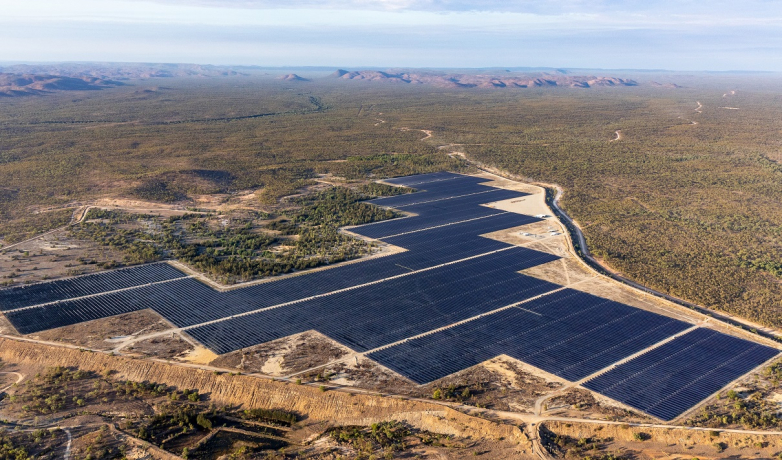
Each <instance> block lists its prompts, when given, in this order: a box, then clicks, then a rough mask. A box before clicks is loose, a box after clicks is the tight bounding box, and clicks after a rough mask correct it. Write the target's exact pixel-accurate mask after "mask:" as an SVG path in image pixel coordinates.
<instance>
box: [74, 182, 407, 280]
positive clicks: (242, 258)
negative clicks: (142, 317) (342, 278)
mask: <svg viewBox="0 0 782 460" xmlns="http://www.w3.org/2000/svg"><path fill="white" fill-rule="evenodd" d="M357 188H358V189H361V190H364V189H368V190H372V191H373V192H374V193H372V194H371V195H369V194H364V193H360V192H357V191H354V190H352V189H350V188H347V187H330V188H326V189H324V190H321V191H318V192H313V193H309V194H306V195H304V196H301V197H299V198H296V199H295V200H294V201H295V206H291V207H289V208H288V209H287V210H285V211H284V212H281V213H277V214H275V215H272V214H268V213H257V212H247V211H243V212H237V213H232V214H228V215H217V216H215V215H211V214H194V213H193V214H184V215H181V216H172V217H169V218H167V219H164V218H161V217H159V216H154V215H141V214H130V213H127V212H123V211H115V210H102V209H91V210H90V211H89V212H88V213H87V216H86V218H85V221H84V222H82V223H80V224H78V225H76V226H74V227H72V228H71V230H70V234H71V236H73V237H75V238H80V239H90V240H93V241H96V242H98V243H100V244H102V245H105V246H109V247H111V248H113V249H118V250H120V251H122V253H123V254H124V260H122V261H108V265H109V266H115V265H117V264H118V263H123V264H140V263H147V262H155V261H158V260H162V259H165V258H172V259H176V260H179V261H181V262H184V263H186V264H189V265H191V266H192V267H194V268H195V269H197V270H199V271H200V272H203V273H206V274H207V275H209V276H211V277H213V278H216V279H218V280H219V281H221V282H223V283H229V284H232V283H236V282H240V281H251V280H254V279H258V278H261V277H267V276H276V275H280V274H285V273H291V272H293V271H298V270H305V269H308V268H314V267H318V266H321V265H327V264H332V263H337V262H342V261H345V260H350V259H355V258H358V257H361V256H364V255H367V254H370V253H371V252H372V251H373V248H374V245H373V244H370V243H368V242H366V241H364V240H361V239H357V238H353V237H351V236H348V235H345V234H343V233H340V232H339V231H338V230H339V228H340V227H344V226H347V225H360V224H365V223H369V222H376V221H380V220H385V219H391V218H394V217H397V216H398V214H397V213H396V212H394V211H391V210H388V209H383V208H380V207H378V206H372V205H369V204H366V203H362V202H361V201H362V200H364V199H367V198H371V197H373V196H377V195H382V194H384V192H388V193H394V194H397V193H400V191H404V190H406V189H404V188H396V187H390V186H385V185H382V184H374V185H370V186H368V187H367V186H362V187H357ZM102 263H104V265H105V264H106V262H102Z"/></svg>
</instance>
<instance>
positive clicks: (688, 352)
mask: <svg viewBox="0 0 782 460" xmlns="http://www.w3.org/2000/svg"><path fill="white" fill-rule="evenodd" d="M778 353H779V350H776V349H774V348H771V347H767V346H764V345H760V344H758V343H754V342H750V341H748V340H743V339H739V338H737V337H733V336H730V335H726V334H722V333H720V332H717V331H714V330H711V329H704V328H699V329H696V330H694V331H692V332H689V333H687V334H684V335H683V336H681V337H677V338H675V339H674V340H672V341H670V342H668V343H666V344H663V345H662V346H660V347H658V348H655V349H654V350H652V351H649V352H648V353H644V354H643V355H641V356H638V357H636V358H634V359H632V360H630V361H628V362H626V363H624V364H621V365H619V366H617V367H615V368H614V369H612V370H610V371H608V372H606V373H604V374H602V375H600V376H598V377H595V378H594V379H592V380H589V381H588V382H586V383H585V384H584V387H586V388H589V389H590V390H594V391H597V392H598V393H601V394H604V395H606V396H608V397H610V398H613V399H615V400H617V401H620V402H622V403H625V404H627V405H629V406H631V407H635V408H636V409H640V410H642V411H644V412H646V413H648V414H651V415H654V416H655V417H658V418H661V419H663V420H672V419H674V418H676V417H678V416H679V415H681V414H682V413H684V412H685V411H687V410H688V409H689V408H690V407H692V406H694V405H696V404H697V403H699V402H700V401H702V400H704V399H706V398H708V397H709V396H711V395H712V394H713V393H715V392H717V391H718V390H719V389H720V388H722V387H724V386H725V385H727V384H728V383H730V382H732V381H733V380H735V379H737V378H739V377H741V376H742V375H744V374H746V373H747V372H749V371H751V370H752V369H754V368H755V367H757V366H759V365H761V364H763V363H764V362H766V361H768V360H769V359H771V358H773V357H774V356H776V355H777V354H778Z"/></svg>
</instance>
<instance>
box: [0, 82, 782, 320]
mask: <svg viewBox="0 0 782 460" xmlns="http://www.w3.org/2000/svg"><path fill="white" fill-rule="evenodd" d="M762 78H766V79H768V78H771V77H762ZM762 78H761V77H757V78H754V77H747V78H741V79H738V78H728V77H703V79H702V80H695V79H693V80H690V81H691V82H692V84H689V85H687V86H688V87H685V88H676V89H674V88H656V87H651V86H649V85H646V86H643V85H642V86H639V87H633V88H629V87H628V88H592V89H590V90H589V91H582V90H579V89H575V88H548V89H525V90H523V91H517V92H513V91H492V90H475V89H473V90H471V91H460V90H456V89H437V88H432V87H425V88H423V87H410V86H404V87H400V86H394V85H378V84H363V83H361V82H334V81H324V82H311V83H307V84H300V83H296V82H285V81H271V80H268V79H266V80H261V79H256V78H254V77H253V78H250V77H246V78H245V77H242V78H238V77H237V78H235V79H234V78H232V79H225V80H216V79H215V80H212V79H207V80H198V81H195V80H166V86H165V87H161V86H154V85H157V84H159V82H154V83H152V82H150V81H138V82H135V83H134V84H132V85H127V86H123V87H119V88H112V89H106V90H103V91H100V92H95V93H89V94H86V93H85V94H82V93H78V94H77V93H68V94H55V95H51V96H49V97H46V98H17V99H13V100H10V101H8V102H4V105H3V107H2V108H0V132H2V136H0V236H2V238H3V242H4V243H5V244H9V243H12V242H14V241H18V240H20V239H23V238H25V237H27V236H29V235H30V234H32V233H33V232H34V230H33V229H37V230H38V231H44V230H46V229H48V228H54V227H56V226H59V225H62V223H63V218H61V217H63V216H65V215H66V214H67V215H68V216H70V211H66V210H67V209H72V208H73V207H75V206H78V205H79V204H87V203H89V202H91V200H95V199H98V198H103V197H107V196H110V197H122V198H128V199H135V200H148V201H158V202H165V203H174V204H181V205H182V206H190V207H192V206H197V204H198V199H199V197H201V196H203V195H217V196H220V197H222V198H221V199H224V200H226V201H227V202H231V200H235V199H236V196H237V194H239V193H240V192H241V193H244V192H246V191H248V190H251V191H253V193H254V195H253V197H252V202H251V204H250V205H248V207H250V208H253V209H255V210H256V212H259V213H260V212H265V213H267V214H268V218H266V216H265V215H260V214H259V215H258V216H256V217H253V218H251V219H250V218H248V222H249V223H250V224H251V225H250V228H248V229H242V228H235V227H233V228H231V229H230V231H228V230H220V231H218V229H217V228H216V227H214V226H213V222H211V221H210V222H207V221H208V220H209V219H208V218H207V217H203V216H201V217H188V218H187V219H186V218H184V217H183V218H178V219H176V220H174V221H171V222H161V223H160V225H161V227H163V228H162V229H161V232H160V234H159V236H157V237H155V238H151V239H149V240H150V241H151V242H150V243H146V244H148V245H149V246H150V247H151V248H154V250H153V249H149V250H147V249H143V250H131V251H130V254H131V256H130V257H131V259H130V260H128V261H117V262H118V263H135V262H139V261H142V260H155V259H156V258H159V257H164V256H169V255H175V256H176V257H180V258H182V259H183V260H185V259H188V258H189V259H188V260H189V262H190V263H192V264H193V265H194V266H196V267H197V268H199V269H201V270H204V271H207V272H210V273H211V274H212V275H214V276H217V277H222V278H225V279H226V280H244V279H250V278H254V277H258V276H265V275H267V274H270V273H271V274H273V273H274V272H275V270H276V271H277V272H280V273H282V272H285V271H286V269H287V268H286V267H288V266H289V265H290V266H291V269H296V268H297V266H296V264H297V263H304V261H311V260H313V258H314V257H315V258H317V257H320V260H321V261H322V262H318V263H328V262H329V258H330V257H332V256H334V254H333V253H328V251H326V253H324V254H320V255H317V257H316V256H315V255H314V254H316V253H317V251H314V250H313V249H312V248H313V247H315V246H317V245H318V242H319V241H321V240H322V241H328V242H329V243H328V244H327V245H330V246H331V247H332V248H337V249H336V251H337V254H336V257H337V259H340V258H343V256H342V255H340V254H341V253H342V252H343V250H344V251H345V255H344V258H351V257H354V256H357V255H360V253H361V251H362V250H363V249H361V248H359V247H352V248H351V245H360V243H355V242H353V243H345V241H342V240H341V239H340V238H341V237H340V234H338V233H335V231H334V229H335V228H336V227H337V226H339V225H346V224H350V223H352V222H359V221H362V219H377V218H385V217H390V216H377V215H375V216H372V215H370V214H371V213H372V211H368V210H367V209H366V208H364V206H363V205H362V204H361V203H360V202H359V201H358V200H357V199H354V196H353V195H352V194H353V193H355V194H362V195H375V194H377V193H376V192H373V191H372V190H369V187H375V186H371V185H367V184H368V179H375V178H383V177H389V176H397V175H406V174H414V173H422V172H430V171H436V170H442V169H447V170H452V171H469V166H468V165H467V164H466V163H465V162H464V161H463V160H461V159H460V158H459V156H458V155H455V153H464V154H466V155H467V157H468V158H469V159H470V160H473V161H477V162H480V163H481V164H483V165H486V166H490V167H494V168H498V169H501V170H503V171H507V172H509V173H512V174H516V175H519V176H521V177H523V178H527V179H530V180H533V181H539V182H543V183H552V184H553V183H556V184H558V185H560V186H561V187H562V188H563V189H564V191H565V194H564V197H563V201H562V205H563V207H564V209H565V210H566V211H567V212H568V213H570V214H571V215H572V216H573V217H574V218H575V219H576V220H577V221H578V222H579V224H580V225H581V226H582V227H583V229H584V233H585V235H586V238H587V243H588V245H589V248H590V250H591V251H592V252H593V253H594V255H595V256H596V257H598V258H599V259H601V260H602V261H603V262H604V263H605V264H606V265H608V266H609V267H611V268H612V269H614V270H616V271H618V272H621V273H622V274H623V275H625V276H627V277H629V278H631V279H633V280H635V281H638V282H639V283H642V284H645V285H647V286H650V287H652V288H655V289H658V290H661V291H664V292H668V293H670V294H673V295H676V296H679V297H682V298H684V299H686V300H689V301H692V302H696V303H699V304H702V305H705V306H707V307H710V308H715V309H720V310H723V311H727V312H729V313H732V314H737V315H740V316H743V317H745V318H748V319H750V320H754V321H757V322H760V323H763V324H767V325H774V326H782V284H780V281H782V230H781V229H782V180H781V179H782V164H780V160H782V155H781V154H780V153H779V152H780V149H779V147H780V143H779V132H780V129H782V126H780V125H781V124H782V121H780V120H782V113H780V111H782V109H780V107H782V105H780V103H779V102H780V99H781V98H782V95H781V94H779V92H778V91H776V90H774V89H773V87H772V86H771V85H769V84H768V83H769V81H767V80H763V79H762ZM685 83H686V82H685ZM731 90H736V93H735V94H731V93H730V91H731ZM723 95H725V96H723ZM699 107H700V108H699ZM723 107H732V108H734V109H725V108H723ZM696 108H698V110H697V111H696V110H695V109H696ZM735 108H738V110H735ZM404 128H406V129H404ZM418 130H430V131H431V132H432V136H431V137H427V136H425V135H424V133H423V132H421V131H418ZM617 130H621V136H617V135H616V134H615V133H616V131H617ZM425 137H426V138H425ZM617 137H619V139H618V140H615V141H612V139H615V138H617ZM424 138H425V139H424ZM449 153H452V154H453V155H449ZM324 181H326V182H329V184H330V185H340V186H345V187H348V188H350V189H351V190H352V192H347V191H345V189H330V190H331V191H329V192H323V191H322V190H320V189H319V188H318V187H314V186H315V185H317V184H318V183H320V184H322V183H323V182H324ZM302 194H303V195H302ZM296 196H298V197H296ZM285 197H287V198H285ZM302 197H303V198H302ZM348 202H349V209H350V211H349V212H347V213H341V211H337V212H335V208H334V206H337V205H336V204H335V203H339V205H338V206H343V205H344V206H348V204H346V203H348ZM281 206H282V208H284V209H281V208H280V207H281ZM288 208H289V209H288ZM290 209H295V211H291V210H290ZM346 209H347V208H346ZM52 213H59V214H52ZM367 213H369V214H367ZM325 217H327V219H324V218H325ZM123 218H131V217H127V216H126V217H123ZM138 218H139V217H138V216H133V217H132V219H136V220H138ZM364 221H366V220H364ZM66 222H67V220H66ZM199 222H203V225H204V226H205V227H204V228H203V230H199V229H198V228H199V227H198V225H201V224H199ZM314 222H322V223H318V224H314ZM194 224H197V225H196V227H193V225H194ZM110 225H111V224H108V223H105V222H92V223H87V224H85V225H83V226H81V227H80V228H77V229H74V232H77V233H79V234H81V233H83V235H82V236H84V237H88V238H92V239H95V238H109V239H111V238H115V236H116V235H119V237H116V240H117V241H119V243H117V244H124V243H122V242H121V241H120V240H121V238H120V237H122V236H123V235H121V233H122V232H121V231H120V229H121V228H122V226H121V225H114V226H113V227H112V228H114V230H107V229H106V228H107V227H108V226H110ZM191 228H192V230H191ZM167 229H170V232H169V230H167ZM127 231H130V230H127ZM134 231H135V230H134ZM80 232H81V233H80ZM103 232H105V233H106V234H105V235H104V234H103ZM112 232H113V233H112ZM167 232H168V233H167ZM199 232H201V233H199ZM275 232H276V233H275ZM166 235H171V239H172V241H177V242H176V243H173V242H172V243H171V244H173V245H174V246H173V247H172V246H168V245H167V244H168V243H165V244H164V243H161V242H160V241H158V240H157V239H156V238H168V237H167V236H166ZM138 236H139V235H135V236H131V238H130V240H129V241H130V243H128V244H130V245H131V246H132V244H133V242H139V241H140V240H141V238H139V237H138ZM287 237H291V243H293V242H294V240H295V244H294V245H293V249H286V250H289V251H294V252H295V251H296V250H297V249H296V248H297V247H298V245H299V244H301V245H304V246H305V249H303V252H301V253H300V254H301V255H300V256H297V257H298V258H296V259H295V260H297V261H299V262H294V261H293V260H294V259H290V260H288V259H285V260H284V261H279V260H278V261H277V262H274V263H271V262H270V260H271V259H270V258H269V257H268V254H267V255H264V252H265V251H268V250H269V249H268V246H269V244H274V243H269V241H268V239H269V238H277V239H278V241H279V240H280V239H285V238H287ZM293 237H295V238H293ZM126 240H127V239H126ZM213 241H216V243H215V244H212V242H213ZM302 241H303V242H302ZM351 241H353V240H351ZM233 242H236V244H234V243H233ZM179 244H181V245H182V247H178V246H177V245H179ZM346 244H347V246H345V245H346ZM193 248H195V250H193ZM177 251H179V252H178V253H177V254H174V253H175V252H177ZM248 251H249V252H248ZM355 251H358V252H355ZM133 254H135V255H133ZM134 257H135V259H133V258H134ZM275 257H276V256H275ZM307 263H313V262H307Z"/></svg>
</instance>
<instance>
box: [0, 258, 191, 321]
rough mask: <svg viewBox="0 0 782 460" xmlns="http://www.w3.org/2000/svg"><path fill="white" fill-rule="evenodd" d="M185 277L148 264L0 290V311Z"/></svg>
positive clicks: (176, 272) (164, 267)
mask: <svg viewBox="0 0 782 460" xmlns="http://www.w3.org/2000/svg"><path fill="white" fill-rule="evenodd" d="M184 276H186V275H185V274H184V273H182V272H180V271H179V270H177V269H175V268H174V267H172V266H170V265H168V264H149V265H142V266H138V267H130V268H123V269H119V270H112V271H107V272H101V273H95V274H91V275H84V276H79V277H75V278H68V279H64V280H58V281H50V282H47V283H38V284H31V285H28V286H21V287H15V288H10V289H3V290H0V310H2V311H7V310H13V309H16V308H24V307H29V306H32V305H39V304H42V303H47V302H54V301H57V300H63V299H72V298H75V297H81V296H85V295H91V294H98V293H101V292H107V291H114V290H117V289H126V288H129V287H133V286H141V285H144V284H147V283H153V282H156V281H164V280H171V279H176V278H182V277H184Z"/></svg>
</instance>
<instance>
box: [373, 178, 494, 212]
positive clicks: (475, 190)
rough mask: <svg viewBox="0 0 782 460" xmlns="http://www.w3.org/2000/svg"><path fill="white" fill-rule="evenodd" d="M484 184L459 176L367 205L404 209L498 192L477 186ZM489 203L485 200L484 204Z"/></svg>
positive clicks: (421, 185) (377, 199) (379, 199)
mask: <svg viewBox="0 0 782 460" xmlns="http://www.w3.org/2000/svg"><path fill="white" fill-rule="evenodd" d="M484 182H486V180H485V179H480V178H477V177H470V176H461V177H458V178H455V179H450V180H443V181H438V182H430V183H426V184H420V185H416V186H415V187H416V188H417V189H418V192H417V193H410V194H406V195H397V196H390V197H381V198H375V199H373V200H370V201H369V203H372V204H377V205H380V206H386V207H395V208H404V207H406V206H410V205H413V204H416V203H427V202H431V201H434V200H443V199H451V198H454V197H459V196H468V195H472V194H482V193H486V192H491V191H497V190H500V189H497V188H494V187H489V186H486V185H479V184H481V183H484ZM490 201H491V200H487V201H484V203H488V202H490Z"/></svg>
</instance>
